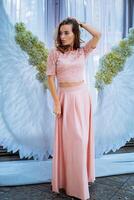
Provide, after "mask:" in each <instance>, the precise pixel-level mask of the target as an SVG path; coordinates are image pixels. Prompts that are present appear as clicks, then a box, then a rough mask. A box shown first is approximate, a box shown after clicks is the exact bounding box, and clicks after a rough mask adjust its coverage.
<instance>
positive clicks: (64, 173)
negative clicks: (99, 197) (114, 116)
mask: <svg viewBox="0 0 134 200" xmlns="http://www.w3.org/2000/svg"><path fill="white" fill-rule="evenodd" d="M57 93H58V95H59V98H60V102H61V110H62V115H61V117H60V118H58V117H56V118H55V138H54V153H53V160H52V191H54V192H57V193H59V189H61V188H64V189H65V191H66V194H67V195H70V196H74V197H77V198H80V199H82V200H86V199H88V198H89V197H90V194H89V188H88V182H94V181H95V152H94V134H93V126H92V124H93V121H92V104H91V97H90V93H89V90H88V87H87V85H86V83H82V84H81V85H79V86H73V87H66V88H65V87H64V88H63V87H58V88H57Z"/></svg>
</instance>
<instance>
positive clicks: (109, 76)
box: [95, 28, 134, 90]
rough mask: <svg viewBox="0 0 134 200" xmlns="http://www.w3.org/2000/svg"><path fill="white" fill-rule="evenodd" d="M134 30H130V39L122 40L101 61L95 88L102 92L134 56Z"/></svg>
mask: <svg viewBox="0 0 134 200" xmlns="http://www.w3.org/2000/svg"><path fill="white" fill-rule="evenodd" d="M133 46H134V28H130V29H129V34H128V37H127V38H125V39H122V40H121V41H120V42H119V45H118V46H117V47H113V48H112V50H111V52H110V53H108V54H105V55H104V56H103V57H102V58H101V59H100V60H99V71H98V72H97V73H96V75H95V78H96V83H95V87H96V88H97V89H98V90H100V89H103V88H104V86H105V85H108V84H111V83H112V80H113V78H114V77H115V76H116V75H117V74H118V73H119V72H120V71H122V70H123V68H124V64H125V62H126V59H127V58H128V57H129V56H131V55H132V54H133V48H132V47H133Z"/></svg>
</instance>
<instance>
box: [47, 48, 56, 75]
mask: <svg viewBox="0 0 134 200" xmlns="http://www.w3.org/2000/svg"><path fill="white" fill-rule="evenodd" d="M56 62H57V54H56V50H55V49H54V48H53V49H51V50H50V52H49V54H48V58H47V68H46V75H56Z"/></svg>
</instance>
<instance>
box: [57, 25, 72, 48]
mask: <svg viewBox="0 0 134 200" xmlns="http://www.w3.org/2000/svg"><path fill="white" fill-rule="evenodd" d="M60 40H61V43H62V45H70V46H72V47H73V44H74V33H73V32H72V24H65V25H62V26H61V27H60Z"/></svg>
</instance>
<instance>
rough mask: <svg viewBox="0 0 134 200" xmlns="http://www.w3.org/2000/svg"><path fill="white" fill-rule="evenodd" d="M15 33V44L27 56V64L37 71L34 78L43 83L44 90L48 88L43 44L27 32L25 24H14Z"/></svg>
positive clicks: (46, 53) (46, 51)
mask: <svg viewBox="0 0 134 200" xmlns="http://www.w3.org/2000/svg"><path fill="white" fill-rule="evenodd" d="M15 31H16V36H15V40H16V42H17V43H18V44H19V45H20V47H21V49H22V50H24V51H25V52H27V54H28V55H29V60H28V61H29V64H31V65H33V66H35V67H36V69H37V71H38V73H37V75H36V78H37V79H38V80H40V81H41V82H43V85H44V87H45V89H46V88H48V85H47V76H46V75H45V72H46V62H47V57H48V50H47V49H46V48H45V45H44V43H43V42H40V41H39V40H38V38H37V37H35V36H33V34H32V32H30V31H27V30H26V27H25V24H24V23H22V22H21V23H16V24H15Z"/></svg>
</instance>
